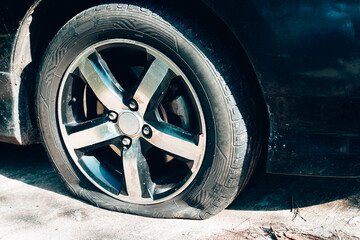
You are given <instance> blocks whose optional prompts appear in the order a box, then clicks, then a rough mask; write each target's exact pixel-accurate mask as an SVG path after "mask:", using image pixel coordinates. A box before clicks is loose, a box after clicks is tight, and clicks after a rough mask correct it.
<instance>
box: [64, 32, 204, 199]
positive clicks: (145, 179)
mask: <svg viewBox="0 0 360 240" xmlns="http://www.w3.org/2000/svg"><path fill="white" fill-rule="evenodd" d="M116 51H118V52H119V53H121V54H124V56H125V55H126V54H127V52H130V53H133V54H132V55H131V54H130V56H133V55H136V56H139V58H141V59H142V60H141V61H140V62H141V64H138V63H136V64H135V65H134V66H129V67H128V68H129V69H131V71H130V72H133V73H134V74H133V75H134V76H135V77H134V78H133V84H128V82H129V81H127V80H121V78H123V77H122V74H113V72H112V70H114V69H115V68H114V67H112V68H111V66H110V65H112V66H116V63H115V64H113V62H114V58H111V57H108V55H111V53H112V52H116ZM125 53H126V54H125ZM121 54H120V55H118V56H120V57H121V56H123V55H121ZM113 55H116V54H113ZM122 61H123V60H122ZM129 61H131V62H132V61H134V62H136V61H137V59H136V57H134V59H132V57H131V59H130V60H129ZM109 62H111V63H112V64H110V65H109V66H110V67H109V66H108V64H109ZM125 64H126V63H125ZM123 65H124V64H123ZM137 65H139V66H137ZM110 68H111V70H110ZM119 79H120V80H119ZM123 85H129V86H126V87H124V86H123ZM174 89H175V90H174ZM172 98H174V99H172ZM165 100H166V101H165ZM167 101H168V102H167ZM57 106H58V125H59V128H60V133H61V137H62V139H63V143H64V145H65V146H66V148H67V151H68V153H69V155H70V156H71V158H72V160H73V161H74V163H75V164H76V166H77V167H78V169H80V171H81V172H82V173H83V174H84V176H85V177H86V178H87V179H88V180H89V181H90V182H91V183H92V184H94V185H95V186H96V187H97V188H99V189H100V190H101V191H103V192H104V193H106V194H107V195H110V196H112V197H114V198H117V199H119V200H122V201H125V202H130V203H136V204H155V203H159V202H162V201H166V200H169V199H171V198H174V197H175V196H177V195H178V194H180V193H181V192H183V191H184V190H185V189H186V188H187V187H188V186H189V185H190V184H191V183H192V181H193V180H194V178H195V177H196V175H197V174H198V172H199V170H200V167H201V165H202V163H203V159H204V155H205V149H206V127H205V118H204V113H203V110H202V108H201V104H200V101H199V99H198V97H197V94H196V92H195V90H194V89H193V87H192V85H191V83H190V81H189V80H188V79H187V77H186V76H185V74H184V73H183V72H182V71H181V69H180V68H179V67H178V66H177V65H176V64H175V63H174V62H173V61H171V60H170V59H169V58H168V57H166V56H165V55H164V54H162V53H161V52H160V51H158V50H156V49H154V48H152V47H150V46H148V45H146V44H144V43H141V42H138V41H133V40H129V39H111V40H106V41H102V42H99V43H96V44H94V45H92V46H90V47H89V48H87V49H85V50H84V51H83V52H82V53H80V54H79V55H78V56H77V57H76V58H75V59H74V61H73V62H72V63H71V64H70V65H69V67H68V69H67V71H66V72H65V74H64V76H63V78H62V82H61V85H60V88H59V94H58V103H57ZM95 108H96V110H94V109H95ZM91 112H92V113H91ZM94 112H96V113H94ZM108 151H109V152H108ZM98 152H100V153H98ZM105 153H106V154H107V155H106V154H105ZM154 153H156V154H154ZM102 155H105V156H106V158H105V157H104V156H102ZM153 155H155V156H156V157H154V156H153Z"/></svg>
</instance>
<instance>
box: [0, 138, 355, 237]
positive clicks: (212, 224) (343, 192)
mask: <svg viewBox="0 0 360 240" xmlns="http://www.w3.org/2000/svg"><path fill="white" fill-rule="evenodd" d="M0 152H1V157H0V239H1V240H16V239H37V240H41V239H79V240H86V239H154V240H155V239H156V240H161V239H217V240H219V239H276V238H275V236H274V235H273V233H274V231H279V232H280V231H285V230H287V231H292V232H293V233H294V232H295V233H303V234H305V233H306V234H314V235H317V236H318V237H319V238H318V239H360V238H358V237H360V180H358V179H321V178H304V177H289V176H275V175H266V174H263V173H262V172H261V171H258V173H257V174H256V175H255V176H254V177H253V179H252V181H251V183H250V185H249V186H248V188H247V189H246V191H245V192H243V193H242V194H241V195H240V196H239V197H238V198H237V199H236V200H235V201H234V203H233V204H232V205H231V206H229V207H228V209H226V210H225V211H223V212H222V213H220V214H219V215H217V216H215V217H213V218H211V219H209V220H204V221H192V220H166V219H151V218H145V217H138V216H133V215H127V214H122V213H116V212H111V211H107V210H103V209H99V208H97V207H94V206H92V205H89V204H87V203H84V202H82V201H80V200H78V199H75V198H73V197H72V196H71V195H70V194H69V193H68V192H67V191H66V189H65V188H64V187H63V185H62V183H61V181H60V180H59V179H58V178H57V176H56V175H55V173H54V171H53V170H52V168H51V166H50V164H49V162H48V160H47V157H46V154H45V153H44V151H43V150H42V148H41V146H32V147H18V146H12V145H7V144H0ZM291 207H293V211H291ZM296 212H297V213H298V214H297V215H296V214H295V213H296ZM270 227H271V229H270ZM274 229H275V230H274ZM272 230H274V231H272ZM309 236H310V235H309ZM320 237H321V238H320ZM299 239H300V238H299Z"/></svg>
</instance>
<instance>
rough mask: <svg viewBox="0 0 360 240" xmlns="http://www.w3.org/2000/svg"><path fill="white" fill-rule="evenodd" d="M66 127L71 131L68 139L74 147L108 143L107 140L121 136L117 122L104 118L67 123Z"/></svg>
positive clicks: (79, 147)
mask: <svg viewBox="0 0 360 240" xmlns="http://www.w3.org/2000/svg"><path fill="white" fill-rule="evenodd" d="M66 129H67V130H68V132H69V135H68V136H67V137H66V141H67V143H68V144H69V145H70V146H71V147H73V148H74V149H81V148H85V147H91V146H93V145H97V144H106V142H108V141H110V140H112V139H114V138H117V137H119V136H120V132H119V131H118V129H117V128H116V126H115V124H114V123H112V122H109V121H106V120H105V119H103V118H99V119H95V120H91V121H87V122H83V123H76V124H67V125H66Z"/></svg>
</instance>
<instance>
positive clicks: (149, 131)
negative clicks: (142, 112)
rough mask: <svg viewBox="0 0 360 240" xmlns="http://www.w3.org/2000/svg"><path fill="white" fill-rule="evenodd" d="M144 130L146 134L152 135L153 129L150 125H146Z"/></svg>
mask: <svg viewBox="0 0 360 240" xmlns="http://www.w3.org/2000/svg"><path fill="white" fill-rule="evenodd" d="M142 132H143V134H144V136H146V137H151V134H152V131H151V128H150V127H149V126H144V127H143V130H142Z"/></svg>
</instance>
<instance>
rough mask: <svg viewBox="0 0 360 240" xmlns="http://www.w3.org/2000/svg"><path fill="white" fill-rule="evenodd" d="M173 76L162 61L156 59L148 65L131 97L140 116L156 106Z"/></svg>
mask: <svg viewBox="0 0 360 240" xmlns="http://www.w3.org/2000/svg"><path fill="white" fill-rule="evenodd" d="M174 76H175V74H174V73H173V72H172V71H171V70H170V69H169V66H168V64H167V63H166V62H164V61H163V60H160V59H157V58H156V59H155V60H153V61H152V62H151V63H150V66H148V68H147V69H146V70H145V74H144V76H143V78H142V80H141V82H140V84H139V86H138V87H137V89H136V91H135V94H134V96H133V98H134V100H135V101H137V103H138V105H139V109H138V112H139V113H140V115H141V116H144V115H145V112H146V111H147V109H149V108H151V107H156V106H157V105H158V103H159V102H160V101H161V99H162V97H163V95H164V94H165V92H166V90H167V88H168V87H169V84H170V81H171V79H172V78H173V77H174Z"/></svg>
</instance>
